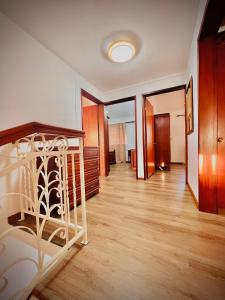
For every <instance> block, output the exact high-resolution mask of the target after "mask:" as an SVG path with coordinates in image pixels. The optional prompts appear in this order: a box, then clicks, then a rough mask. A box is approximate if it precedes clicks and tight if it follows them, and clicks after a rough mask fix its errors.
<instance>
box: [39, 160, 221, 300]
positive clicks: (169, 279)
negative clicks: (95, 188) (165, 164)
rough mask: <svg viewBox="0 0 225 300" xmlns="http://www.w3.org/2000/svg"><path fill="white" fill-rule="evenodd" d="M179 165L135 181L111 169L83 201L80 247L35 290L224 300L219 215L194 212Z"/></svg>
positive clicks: (75, 295) (51, 294)
mask: <svg viewBox="0 0 225 300" xmlns="http://www.w3.org/2000/svg"><path fill="white" fill-rule="evenodd" d="M184 173H185V170H184V167H183V166H179V165H178V166H172V168H171V171H169V172H157V173H156V174H155V175H153V176H152V178H150V179H149V180H148V181H142V180H139V181H136V179H135V174H134V172H133V171H131V170H130V168H129V167H128V166H127V165H123V164H121V165H116V166H112V167H111V172H110V176H109V177H108V178H102V179H101V190H100V194H98V195H96V196H95V197H93V198H92V199H90V200H89V201H88V202H87V210H88V236H89V241H90V243H89V244H88V245H87V246H85V247H79V246H77V247H73V249H72V250H71V251H70V254H69V255H68V258H67V259H66V260H65V261H64V262H63V264H62V266H61V267H60V269H59V270H58V271H57V273H56V272H55V274H54V276H53V278H51V279H50V278H48V279H47V280H46V281H45V282H43V283H42V284H41V285H40V286H39V287H38V289H39V290H40V291H41V293H42V295H43V296H45V297H46V298H48V299H56V300H57V299H79V300H82V299H88V300H90V299H99V300H101V299H107V300H111V299H113V300H128V299H130V300H133V299H154V300H155V299H209V300H212V299H225V217H224V216H218V215H212V214H207V213H202V212H199V211H198V210H197V208H196V206H195V204H194V201H193V199H192V195H191V193H190V191H189V190H188V188H187V187H186V185H185V177H184Z"/></svg>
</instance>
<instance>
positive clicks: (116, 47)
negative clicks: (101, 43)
mask: <svg viewBox="0 0 225 300" xmlns="http://www.w3.org/2000/svg"><path fill="white" fill-rule="evenodd" d="M135 52H136V51H135V47H134V45H133V44H131V43H130V42H126V41H118V42H115V43H113V44H112V45H111V46H110V47H109V50H108V57H109V59H110V60H112V61H114V62H117V63H125V62H127V61H129V60H131V59H132V58H133V57H134V55H135Z"/></svg>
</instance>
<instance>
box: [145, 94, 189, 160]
mask: <svg viewBox="0 0 225 300" xmlns="http://www.w3.org/2000/svg"><path fill="white" fill-rule="evenodd" d="M184 96H185V94H184V90H179V91H175V92H171V93H166V94H160V95H156V96H152V97H149V98H148V100H149V101H150V102H151V104H152V105H153V108H154V114H164V113H169V114H170V146H171V162H175V163H185V117H184V114H185V108H184V100H185V99H184ZM177 115H183V116H181V117H177Z"/></svg>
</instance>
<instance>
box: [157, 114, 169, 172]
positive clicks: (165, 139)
mask: <svg viewBox="0 0 225 300" xmlns="http://www.w3.org/2000/svg"><path fill="white" fill-rule="evenodd" d="M154 119H155V124H154V126H155V165H156V168H157V169H159V167H160V166H163V165H165V166H166V167H167V168H168V169H169V167H170V114H169V113H166V114H159V115H155V118H154Z"/></svg>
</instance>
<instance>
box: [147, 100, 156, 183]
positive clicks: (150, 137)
mask: <svg viewBox="0 0 225 300" xmlns="http://www.w3.org/2000/svg"><path fill="white" fill-rule="evenodd" d="M145 140H146V173H147V178H149V177H150V176H151V175H153V174H154V172H155V145H154V110H153V106H152V105H151V103H150V102H149V101H148V100H147V99H145Z"/></svg>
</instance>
